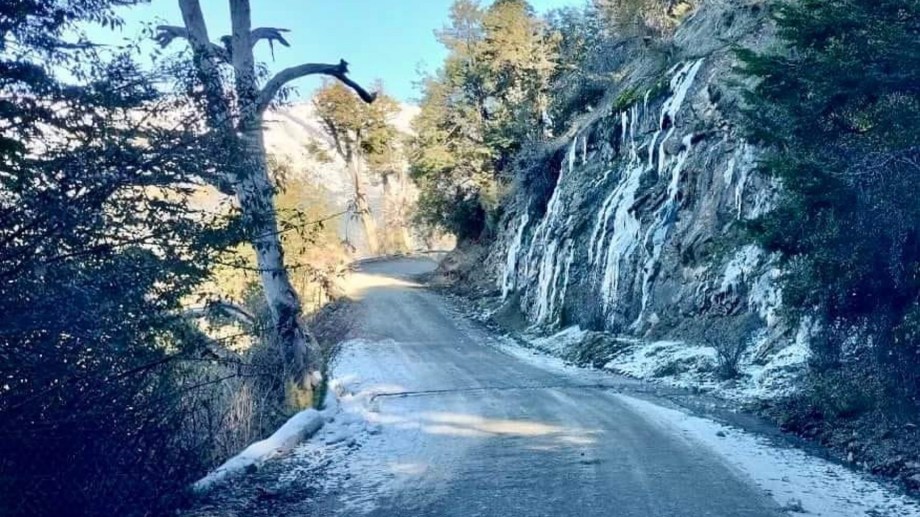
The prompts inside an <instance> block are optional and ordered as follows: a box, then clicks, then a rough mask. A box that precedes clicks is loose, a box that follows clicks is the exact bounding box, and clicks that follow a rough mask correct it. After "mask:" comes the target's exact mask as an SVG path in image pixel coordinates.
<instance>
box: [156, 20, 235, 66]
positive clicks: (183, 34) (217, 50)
mask: <svg viewBox="0 0 920 517" xmlns="http://www.w3.org/2000/svg"><path fill="white" fill-rule="evenodd" d="M153 39H154V40H155V41H156V42H157V43H158V44H159V45H160V46H161V47H163V48H166V47H167V46H169V44H170V43H172V42H173V40H175V39H184V40H187V41H189V40H190V38H189V32H188V29H186V28H185V27H177V26H175V25H158V26H157V34H156V36H154V38H153ZM205 48H206V49H207V51H208V53H209V54H210V55H211V57H216V58H217V59H220V60H221V61H223V62H225V63H229V62H230V53H229V52H227V49H226V48H224V47H222V46H220V45H218V44H217V43H210V42H209V43H208V45H207V46H206V47H205Z"/></svg>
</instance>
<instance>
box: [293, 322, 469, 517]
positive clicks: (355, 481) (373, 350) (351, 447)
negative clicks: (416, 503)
mask: <svg viewBox="0 0 920 517" xmlns="http://www.w3.org/2000/svg"><path fill="white" fill-rule="evenodd" d="M401 346H405V344H404V343H398V342H396V341H393V340H389V339H387V340H382V341H371V340H364V339H356V340H351V341H348V342H345V343H343V344H342V345H341V346H340V353H339V355H338V356H337V357H336V359H335V362H334V364H333V367H332V380H331V381H330V388H331V390H333V391H334V392H335V393H336V406H335V407H330V408H328V409H327V411H330V412H332V415H333V416H332V417H331V418H330V421H329V422H328V423H327V424H326V426H324V427H323V429H322V431H320V432H319V433H317V434H316V435H315V436H314V437H313V439H311V440H309V441H308V442H305V443H303V444H302V445H300V446H299V447H297V449H295V450H294V453H293V454H292V455H291V457H289V458H287V460H286V465H285V466H284V469H283V472H284V473H283V474H282V475H281V478H280V480H279V481H280V483H281V484H284V485H287V486H293V485H296V484H297V483H301V482H310V483H314V484H317V485H318V486H317V489H318V491H319V493H321V494H327V495H328V494H336V495H337V500H338V501H340V502H341V503H342V504H343V505H344V507H345V509H346V510H348V511H349V512H355V513H358V514H361V513H367V512H370V511H372V510H374V509H375V508H377V507H379V506H380V505H381V504H384V499H385V498H386V496H387V494H396V493H399V492H400V491H401V490H404V489H405V487H406V486H407V485H410V486H411V485H413V484H414V483H418V482H419V481H420V480H424V481H425V482H426V483H427V484H428V485H437V484H438V483H439V480H440V479H441V478H443V477H444V476H445V474H444V471H445V469H446V468H448V467H449V466H450V465H452V464H454V463H456V461H455V459H454V458H455V457H456V456H457V455H460V454H462V452H463V447H462V446H460V445H459V444H455V443H453V442H454V441H455V440H454V439H452V438H451V437H449V436H444V435H443V434H440V433H438V426H439V425H441V426H443V425H444V424H443V423H439V422H438V415H437V414H432V413H431V408H430V407H428V406H426V405H425V402H424V401H423V400H419V399H413V398H411V397H410V398H400V397H397V398H396V399H395V400H398V401H399V404H398V405H397V406H398V407H389V408H388V410H387V411H382V410H381V405H382V404H384V403H385V402H386V400H389V399H388V398H387V397H389V396H394V395H399V394H404V393H407V392H416V391H420V390H426V389H432V388H434V389H438V388H439V387H441V386H440V385H439V384H438V382H439V378H440V377H442V376H441V375H440V373H441V372H442V370H441V368H442V366H441V365H431V368H430V369H429V368H426V367H425V366H424V365H418V364H415V365H410V364H407V362H406V361H405V360H404V359H405V358H404V356H403V354H400V353H399V348H400V347H401ZM446 407H449V406H446ZM445 410H446V409H445ZM371 439H373V440H374V445H373V447H367V446H366V445H367V442H368V441H369V440H371ZM436 441H437V442H439V445H438V446H432V445H431V443H432V442H436ZM441 442H444V443H441ZM420 451H427V452H428V454H432V455H433V456H432V457H421V456H419V454H420ZM324 465H327V466H330V467H332V468H328V469H327V468H322V466H324ZM320 472H321V473H320ZM318 473H319V475H317V474H318ZM424 497H426V496H425V494H418V495H417V498H418V499H419V500H421V499H423V498H424Z"/></svg>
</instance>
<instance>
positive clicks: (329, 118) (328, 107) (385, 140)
mask: <svg viewBox="0 0 920 517" xmlns="http://www.w3.org/2000/svg"><path fill="white" fill-rule="evenodd" d="M313 105H314V107H315V108H316V114H317V116H318V117H319V119H320V121H321V122H322V124H323V127H324V128H325V130H326V133H327V134H328V135H329V136H330V137H331V138H332V141H333V143H334V145H335V152H336V153H337V154H338V155H339V156H340V157H341V158H342V159H343V160H344V161H345V164H346V166H347V167H348V168H349V170H350V171H351V176H352V184H353V186H354V189H355V193H354V200H353V203H354V212H355V213H356V214H357V216H358V217H359V218H360V219H361V224H362V226H363V227H364V234H365V237H366V239H367V245H368V251H369V252H370V253H371V254H372V255H374V254H377V253H379V252H380V251H381V248H380V244H379V242H378V241H379V239H378V232H377V225H376V223H375V221H374V217H373V214H371V208H370V205H369V204H368V199H367V192H366V191H365V188H364V177H363V176H364V175H363V173H362V170H361V168H362V164H363V163H366V164H367V166H368V168H370V170H371V171H373V172H376V173H377V174H378V175H379V176H381V179H382V180H383V181H384V186H385V188H387V185H388V182H389V176H390V175H392V174H394V172H395V171H396V170H397V168H398V163H397V162H398V157H397V147H396V144H397V138H398V132H397V130H396V128H395V127H393V125H392V124H391V123H390V119H391V118H392V117H393V116H394V115H395V114H396V113H397V112H398V111H399V105H398V104H397V103H396V101H395V100H393V99H392V98H390V97H387V96H385V95H378V96H377V100H376V101H375V102H374V103H373V104H370V105H368V104H365V103H362V102H360V100H359V99H358V98H357V97H356V96H355V94H354V93H352V92H351V91H349V90H348V89H347V88H345V87H344V86H342V85H341V84H339V83H333V82H327V83H326V84H324V85H323V87H322V88H320V89H319V90H318V91H317V92H316V94H315V95H314V96H313Z"/></svg>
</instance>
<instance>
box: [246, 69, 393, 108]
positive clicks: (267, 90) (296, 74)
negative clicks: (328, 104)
mask: <svg viewBox="0 0 920 517" xmlns="http://www.w3.org/2000/svg"><path fill="white" fill-rule="evenodd" d="M308 75H328V76H331V77H335V78H336V79H338V80H339V81H342V83H343V84H345V85H346V86H348V87H349V88H351V89H352V90H354V91H355V92H356V93H357V94H358V96H359V97H361V100H363V101H364V102H366V103H368V104H370V103H372V102H374V100H375V99H376V98H377V94H376V93H371V92H368V91H367V90H365V89H364V88H363V87H361V85H359V84H358V83H356V82H354V81H352V80H351V79H350V78H349V77H348V63H347V62H346V61H345V60H344V59H343V60H341V61H339V64H337V65H330V64H323V63H306V64H303V65H298V66H292V67H290V68H285V69H284V70H282V71H280V72H278V73H277V74H276V75H275V76H274V77H272V78H271V80H269V81H268V83H266V84H265V87H264V88H262V91H261V92H259V98H258V100H257V102H256V109H257V110H258V112H259V113H261V112H264V111H265V110H266V109H268V106H269V105H270V104H271V102H272V100H273V99H274V98H275V96H276V95H277V94H278V92H279V91H280V90H281V88H282V87H284V85H285V84H287V83H289V82H291V81H293V80H295V79H299V78H301V77H305V76H308Z"/></svg>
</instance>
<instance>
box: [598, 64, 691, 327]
mask: <svg viewBox="0 0 920 517" xmlns="http://www.w3.org/2000/svg"><path fill="white" fill-rule="evenodd" d="M702 63H703V61H702V60H698V61H693V62H687V63H682V64H678V65H675V66H674V67H673V68H672V69H671V70H670V71H669V73H670V74H673V75H672V77H671V80H670V83H669V86H670V91H671V95H670V97H668V98H667V99H666V100H665V102H664V104H663V105H662V108H661V113H660V114H659V117H658V126H657V128H656V129H655V132H654V133H653V134H652V135H651V137H650V138H649V139H648V140H647V141H646V142H645V143H644V144H642V145H645V146H647V153H648V154H647V157H646V159H645V160H643V159H640V157H639V150H640V149H641V147H642V145H640V144H638V142H637V140H636V133H637V132H638V130H639V126H640V112H639V106H638V105H637V104H636V105H633V106H632V107H631V108H630V110H629V113H624V114H621V121H620V123H621V140H622V141H623V142H624V143H625V141H626V133H627V132H628V133H629V141H630V144H631V145H630V152H629V158H628V160H627V162H626V163H625V164H624V166H623V168H622V169H621V170H622V174H621V176H620V179H619V180H618V183H617V184H616V185H615V187H614V188H613V190H612V191H611V192H610V194H609V195H608V196H607V197H606V198H605V199H604V202H603V203H602V205H601V209H600V212H599V213H598V215H597V218H596V220H595V223H594V227H593V229H592V233H591V238H590V240H589V242H588V260H589V263H590V265H591V268H592V270H593V271H594V272H595V274H596V275H597V276H598V280H599V284H600V285H599V287H600V295H601V300H602V303H603V307H604V311H605V314H607V315H608V316H610V315H611V313H612V311H613V309H614V308H615V307H616V306H617V303H618V301H619V280H620V275H621V272H622V268H623V264H628V263H629V262H628V261H629V260H630V258H631V257H632V256H633V254H634V253H635V252H636V250H637V249H639V248H640V244H641V243H644V246H642V249H645V250H647V253H648V255H647V257H646V258H645V260H644V262H643V266H642V267H641V268H640V271H641V273H640V274H642V279H643V280H642V292H643V301H642V310H641V313H644V312H645V307H647V305H648V297H649V293H650V290H651V282H652V278H653V277H654V275H655V273H656V271H657V265H658V261H659V259H660V255H661V252H662V249H663V248H664V244H665V242H666V240H667V236H668V232H669V230H670V228H671V226H672V224H673V223H674V221H676V218H677V211H678V208H679V207H678V203H677V197H678V195H679V186H680V175H681V172H682V170H683V168H684V164H685V163H686V161H687V159H688V158H689V155H690V152H691V150H692V138H693V137H692V135H690V136H686V137H685V138H684V139H683V148H682V150H681V152H680V154H679V155H678V157H677V158H676V159H669V158H668V156H667V155H666V153H665V149H666V144H667V143H668V141H669V140H670V139H671V138H672V137H673V136H674V133H675V132H676V131H677V120H676V118H677V115H678V112H679V111H680V109H681V107H682V105H683V103H684V101H685V100H686V97H687V95H688V93H689V91H690V88H691V87H692V85H693V82H694V80H695V78H696V75H697V74H698V72H699V70H700V68H701V67H702ZM651 93H652V91H651V90H648V91H647V92H646V94H645V97H644V98H643V102H642V114H645V113H647V112H648V103H649V100H650V97H651ZM649 169H654V170H657V171H658V173H659V175H661V176H663V175H664V174H666V173H670V175H671V177H670V181H669V183H668V187H667V200H666V201H665V203H664V205H663V206H662V208H660V209H659V210H658V211H657V212H656V216H655V219H654V221H653V222H652V224H651V226H650V227H649V228H648V230H647V231H646V232H645V235H644V238H643V236H642V224H641V222H640V221H639V219H638V217H637V215H636V214H635V213H634V211H633V210H632V207H633V205H634V204H635V202H636V199H637V197H638V190H639V187H640V183H641V178H642V175H643V174H644V172H645V171H646V170H649ZM642 316H643V314H640V318H639V320H640V321H641V319H642Z"/></svg>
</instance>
